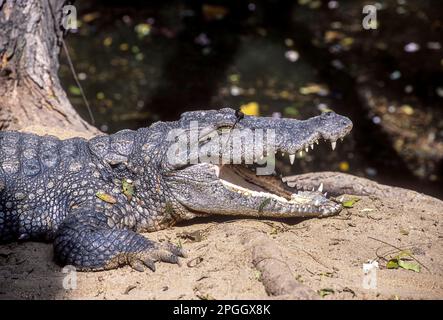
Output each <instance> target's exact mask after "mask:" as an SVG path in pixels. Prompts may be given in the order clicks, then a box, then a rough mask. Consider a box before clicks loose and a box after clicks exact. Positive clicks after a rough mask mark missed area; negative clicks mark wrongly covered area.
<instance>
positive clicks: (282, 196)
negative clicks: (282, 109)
mask: <svg viewBox="0 0 443 320" xmlns="http://www.w3.org/2000/svg"><path fill="white" fill-rule="evenodd" d="M339 138H341V137H339ZM326 140H328V139H326ZM336 141H337V140H334V141H332V142H331V143H332V149H335V147H336ZM314 144H316V141H313V143H312V144H308V146H307V147H305V146H303V149H300V150H297V151H296V152H297V153H298V154H299V153H300V152H309V150H312V149H314V148H315V147H314ZM307 148H309V150H307ZM277 152H280V153H286V154H287V152H286V151H283V150H281V149H277ZM288 158H289V162H290V163H291V164H292V163H293V162H294V158H295V152H294V153H289V157H288ZM256 162H260V161H259V160H257V161H255V162H254V164H253V165H248V166H247V165H244V164H237V165H233V164H226V165H215V164H209V163H200V164H196V165H190V166H187V167H186V168H183V169H182V170H180V176H183V177H185V176H186V180H185V179H183V181H186V186H187V188H186V189H180V190H181V192H180V193H179V194H178V198H179V200H180V202H181V203H182V204H184V205H185V206H186V207H187V208H188V209H189V210H191V211H193V212H200V213H205V212H208V213H219V214H230V215H232V214H236V212H238V214H240V213H241V214H242V215H245V214H246V215H251V216H271V217H294V216H297V217H300V216H306V217H309V216H319V217H326V216H330V215H334V214H337V213H338V212H340V210H341V209H342V206H341V204H340V202H339V201H337V200H335V199H332V198H329V197H328V195H327V194H326V193H324V192H323V185H322V184H320V185H319V186H318V188H317V189H316V190H310V191H305V190H299V191H297V190H295V189H294V188H291V187H289V186H287V185H286V183H284V178H279V177H277V176H276V175H257V174H256V169H257V168H258V167H259V165H258V164H257V163H256ZM176 178H177V177H175V179H176ZM176 180H177V179H176ZM183 190H186V191H185V192H183Z"/></svg>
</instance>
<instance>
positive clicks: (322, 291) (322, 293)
mask: <svg viewBox="0 0 443 320" xmlns="http://www.w3.org/2000/svg"><path fill="white" fill-rule="evenodd" d="M334 292H335V291H334V289H331V288H325V289H320V290H318V294H319V295H320V297H322V298H324V297H326V296H327V295H330V294H333V293H334Z"/></svg>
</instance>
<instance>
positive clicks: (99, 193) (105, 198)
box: [95, 191, 117, 204]
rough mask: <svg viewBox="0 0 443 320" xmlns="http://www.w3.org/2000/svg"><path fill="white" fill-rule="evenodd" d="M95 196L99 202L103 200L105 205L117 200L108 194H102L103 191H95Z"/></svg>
mask: <svg viewBox="0 0 443 320" xmlns="http://www.w3.org/2000/svg"><path fill="white" fill-rule="evenodd" d="M95 196H96V197H97V198H99V199H100V200H103V201H105V202H107V203H112V204H114V203H116V202H117V199H115V198H114V197H113V196H111V195H110V194H107V193H104V192H103V191H97V193H96V194H95Z"/></svg>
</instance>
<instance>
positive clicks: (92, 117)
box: [62, 38, 95, 124]
mask: <svg viewBox="0 0 443 320" xmlns="http://www.w3.org/2000/svg"><path fill="white" fill-rule="evenodd" d="M62 45H63V50H64V51H65V54H66V58H67V60H68V65H69V68H70V69H71V72H72V76H73V77H74V80H75V83H76V84H77V87H78V88H79V89H80V94H81V96H82V98H83V101H84V102H85V105H86V108H87V109H88V112H89V117H90V118H91V123H92V124H95V119H94V115H93V114H92V111H91V107H90V106H89V102H88V99H86V96H85V93H84V91H83V87H82V85H81V84H80V81H79V80H78V77H77V73H76V72H75V68H74V64H73V63H72V60H71V56H70V55H69V51H68V47H67V46H66V43H65V40H63V38H62Z"/></svg>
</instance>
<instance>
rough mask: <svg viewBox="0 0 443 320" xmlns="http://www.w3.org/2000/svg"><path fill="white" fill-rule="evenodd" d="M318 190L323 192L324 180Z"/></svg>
mask: <svg viewBox="0 0 443 320" xmlns="http://www.w3.org/2000/svg"><path fill="white" fill-rule="evenodd" d="M318 192H323V182H322V183H320V186H319V187H318Z"/></svg>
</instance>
